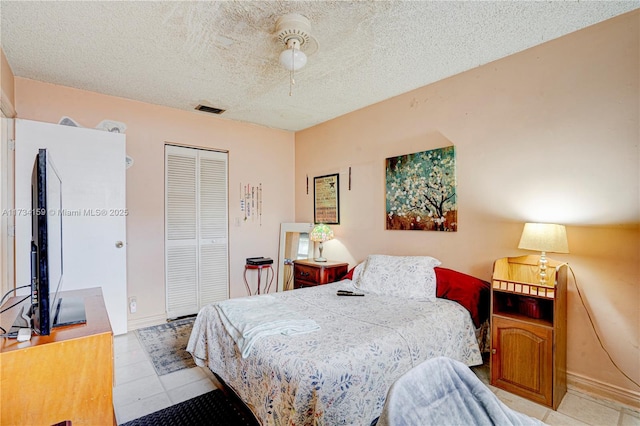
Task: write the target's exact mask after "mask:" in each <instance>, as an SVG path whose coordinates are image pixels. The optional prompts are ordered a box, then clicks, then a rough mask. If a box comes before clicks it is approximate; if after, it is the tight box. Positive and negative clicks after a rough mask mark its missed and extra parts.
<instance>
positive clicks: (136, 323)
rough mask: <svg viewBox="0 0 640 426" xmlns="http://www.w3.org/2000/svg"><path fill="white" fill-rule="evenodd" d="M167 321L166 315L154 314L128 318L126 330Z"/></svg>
mask: <svg viewBox="0 0 640 426" xmlns="http://www.w3.org/2000/svg"><path fill="white" fill-rule="evenodd" d="M166 322H167V315H166V314H162V315H154V316H151V317H144V318H140V319H130V320H129V321H127V330H128V331H133V330H137V329H139V328H145V327H151V326H153V325H160V324H164V323H166Z"/></svg>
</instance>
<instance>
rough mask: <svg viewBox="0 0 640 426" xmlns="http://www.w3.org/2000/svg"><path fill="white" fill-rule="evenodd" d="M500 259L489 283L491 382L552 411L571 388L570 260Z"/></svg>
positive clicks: (536, 257) (522, 257) (495, 265)
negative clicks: (543, 279)
mask: <svg viewBox="0 0 640 426" xmlns="http://www.w3.org/2000/svg"><path fill="white" fill-rule="evenodd" d="M538 259H539V256H521V257H508V258H503V259H498V260H497V261H496V262H495V264H494V269H493V280H492V283H491V384H492V385H493V386H495V387H498V388H500V389H504V390H506V391H508V392H511V393H514V394H516V395H520V396H522V397H525V398H528V399H530V400H531V401H534V402H537V403H538V404H542V405H546V406H547V407H550V408H552V409H554V410H556V409H557V408H558V405H560V402H561V401H562V397H563V396H564V394H565V393H566V392H567V264H566V263H561V262H556V261H554V260H552V259H548V262H549V263H548V268H547V274H548V275H549V281H548V284H547V285H541V284H540V282H539V265H538Z"/></svg>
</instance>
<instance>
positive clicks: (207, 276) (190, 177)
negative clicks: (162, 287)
mask: <svg viewBox="0 0 640 426" xmlns="http://www.w3.org/2000/svg"><path fill="white" fill-rule="evenodd" d="M227 170H228V154H227V153H226V152H218V151H209V150H203V149H195V148H186V147H180V146H174V145H165V283H166V301H167V305H166V311H167V318H177V317H181V316H186V315H192V314H195V313H197V312H198V311H199V310H200V308H201V307H203V306H205V305H207V304H209V303H212V302H217V301H220V300H225V299H228V298H229V250H228V214H227V212H228V177H227Z"/></svg>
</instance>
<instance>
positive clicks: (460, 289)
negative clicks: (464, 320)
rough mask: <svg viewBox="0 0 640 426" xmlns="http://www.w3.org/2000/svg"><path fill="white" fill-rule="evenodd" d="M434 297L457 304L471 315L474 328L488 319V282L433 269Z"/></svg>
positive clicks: (459, 273)
mask: <svg viewBox="0 0 640 426" xmlns="http://www.w3.org/2000/svg"><path fill="white" fill-rule="evenodd" d="M434 270H435V272H436V296H437V297H440V298H444V299H449V300H453V301H455V302H458V303H459V304H461V305H462V306H464V307H465V308H467V310H468V311H469V312H470V313H471V319H472V320H473V323H474V324H475V326H476V328H477V327H480V325H481V324H482V323H483V322H485V321H486V319H487V318H489V297H490V296H489V294H490V288H491V286H490V285H489V283H488V282H486V281H482V280H481V279H478V278H475V277H472V276H471V275H466V274H463V273H461V272H458V271H454V270H452V269H446V268H440V267H435V268H434Z"/></svg>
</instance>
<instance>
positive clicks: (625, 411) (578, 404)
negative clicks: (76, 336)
mask: <svg viewBox="0 0 640 426" xmlns="http://www.w3.org/2000/svg"><path fill="white" fill-rule="evenodd" d="M114 354H115V376H116V377H115V380H116V382H115V388H114V389H113V404H114V407H115V412H116V420H117V422H118V424H122V423H125V422H128V421H129V420H133V419H136V418H138V417H142V416H144V415H146V414H149V413H152V412H154V411H158V410H161V409H162V408H165V407H168V406H170V405H173V404H177V403H179V402H182V401H185V400H187V399H190V398H193V397H195V396H198V395H201V394H203V393H206V392H208V391H210V390H213V389H215V388H216V387H217V386H218V382H217V381H216V379H215V377H214V376H213V374H211V372H209V371H208V370H207V369H203V368H199V367H195V368H191V369H186V370H181V371H176V372H175V373H170V374H166V375H164V376H158V375H156V372H155V370H154V369H153V366H152V365H151V361H150V360H149V359H148V357H147V354H146V352H145V351H144V350H143V349H142V346H141V345H140V342H139V341H138V338H137V336H136V334H135V333H134V332H130V333H127V334H125V335H121V336H116V337H115V339H114ZM474 371H475V372H476V374H477V375H478V377H480V379H481V380H482V381H483V382H485V383H487V384H488V368H487V366H486V365H485V366H484V367H481V368H476V369H474ZM488 386H489V388H490V389H491V390H492V391H493V392H495V394H496V395H497V396H498V398H500V400H501V401H502V402H504V403H505V404H506V405H507V406H509V407H511V408H513V409H514V410H517V411H520V412H522V413H525V414H527V415H529V416H531V417H535V418H538V419H540V420H542V421H543V422H545V423H547V424H549V425H576V426H577V425H592V426H640V410H633V409H631V408H629V407H627V406H621V405H618V404H614V403H612V402H609V401H603V400H598V399H594V398H591V397H589V396H587V395H584V394H581V393H578V392H574V391H569V392H568V393H567V394H566V395H565V397H564V399H563V400H562V403H561V404H560V407H559V408H558V411H553V410H550V409H548V408H546V407H543V406H541V405H538V404H535V403H533V402H531V401H529V400H526V399H524V398H521V397H519V396H516V395H513V394H511V393H509V392H505V391H503V390H501V389H497V388H495V387H493V386H491V385H488Z"/></svg>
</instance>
